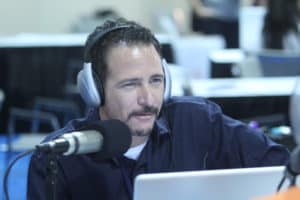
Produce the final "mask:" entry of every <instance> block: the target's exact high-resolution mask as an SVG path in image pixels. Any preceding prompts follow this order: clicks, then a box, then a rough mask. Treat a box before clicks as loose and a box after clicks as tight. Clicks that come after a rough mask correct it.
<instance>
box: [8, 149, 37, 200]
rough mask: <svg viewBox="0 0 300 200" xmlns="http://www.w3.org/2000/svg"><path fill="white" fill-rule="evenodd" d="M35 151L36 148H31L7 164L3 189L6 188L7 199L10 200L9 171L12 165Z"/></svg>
mask: <svg viewBox="0 0 300 200" xmlns="http://www.w3.org/2000/svg"><path fill="white" fill-rule="evenodd" d="M33 151H34V149H31V150H27V151H25V152H22V153H20V154H18V155H17V156H16V157H15V158H14V159H13V160H12V161H11V162H10V163H9V165H8V166H7V168H6V170H5V174H4V180H3V190H4V196H5V199H6V200H9V193H8V187H7V186H8V177H9V173H10V171H11V169H12V167H13V166H14V164H15V163H16V162H17V161H18V160H19V159H21V158H22V157H24V156H26V155H28V154H30V153H32V152H33Z"/></svg>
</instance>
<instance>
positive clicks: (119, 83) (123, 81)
mask: <svg viewBox="0 0 300 200" xmlns="http://www.w3.org/2000/svg"><path fill="white" fill-rule="evenodd" d="M141 80H142V79H141V78H128V79H123V80H121V81H119V82H117V85H122V84H124V83H127V82H139V81H141Z"/></svg>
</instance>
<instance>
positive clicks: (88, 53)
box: [84, 25, 132, 63]
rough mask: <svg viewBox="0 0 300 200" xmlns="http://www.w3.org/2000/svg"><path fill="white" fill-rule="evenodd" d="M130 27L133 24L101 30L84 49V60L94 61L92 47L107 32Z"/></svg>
mask: <svg viewBox="0 0 300 200" xmlns="http://www.w3.org/2000/svg"><path fill="white" fill-rule="evenodd" d="M130 27H132V25H120V26H115V27H111V28H108V29H106V30H103V31H101V32H99V33H98V34H97V35H96V36H95V37H94V38H92V41H90V42H89V43H88V44H87V45H86V47H85V50H84V62H85V63H90V62H92V56H91V49H92V48H93V47H94V45H95V44H96V43H97V42H98V41H99V39H100V38H102V37H104V36H105V35H106V34H108V33H110V32H112V31H116V30H120V29H125V28H130Z"/></svg>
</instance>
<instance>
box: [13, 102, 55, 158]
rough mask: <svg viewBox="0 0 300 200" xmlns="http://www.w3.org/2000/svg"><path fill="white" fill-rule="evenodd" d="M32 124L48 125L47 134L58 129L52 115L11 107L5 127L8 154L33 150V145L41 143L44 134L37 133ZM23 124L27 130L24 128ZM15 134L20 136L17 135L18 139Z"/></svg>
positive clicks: (37, 130)
mask: <svg viewBox="0 0 300 200" xmlns="http://www.w3.org/2000/svg"><path fill="white" fill-rule="evenodd" d="M20 123H23V124H22V125H23V127H22V130H21V131H20V130H18V129H19V128H20V127H21V126H20ZM34 123H43V124H45V125H48V130H49V132H50V131H53V130H56V129H59V128H60V126H59V123H58V119H57V117H56V116H55V115H54V114H51V113H47V112H41V111H34V110H30V109H23V108H16V107H13V108H11V109H10V110H9V118H8V126H7V132H8V140H7V151H8V153H10V152H12V151H20V150H26V149H29V148H33V147H34V145H36V144H38V143H39V142H40V141H41V139H42V138H44V137H45V134H40V133H39V131H40V130H39V129H36V128H37V126H36V125H34ZM25 124H26V125H27V127H29V128H25V127H24V125H25ZM18 125H19V126H18ZM24 130H26V131H24ZM17 132H18V133H20V134H18V137H17V139H16V133H17ZM22 133H26V134H22ZM23 136H24V137H23Z"/></svg>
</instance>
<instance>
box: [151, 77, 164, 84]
mask: <svg viewBox="0 0 300 200" xmlns="http://www.w3.org/2000/svg"><path fill="white" fill-rule="evenodd" d="M151 83H153V84H161V83H163V79H162V78H153V79H151Z"/></svg>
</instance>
